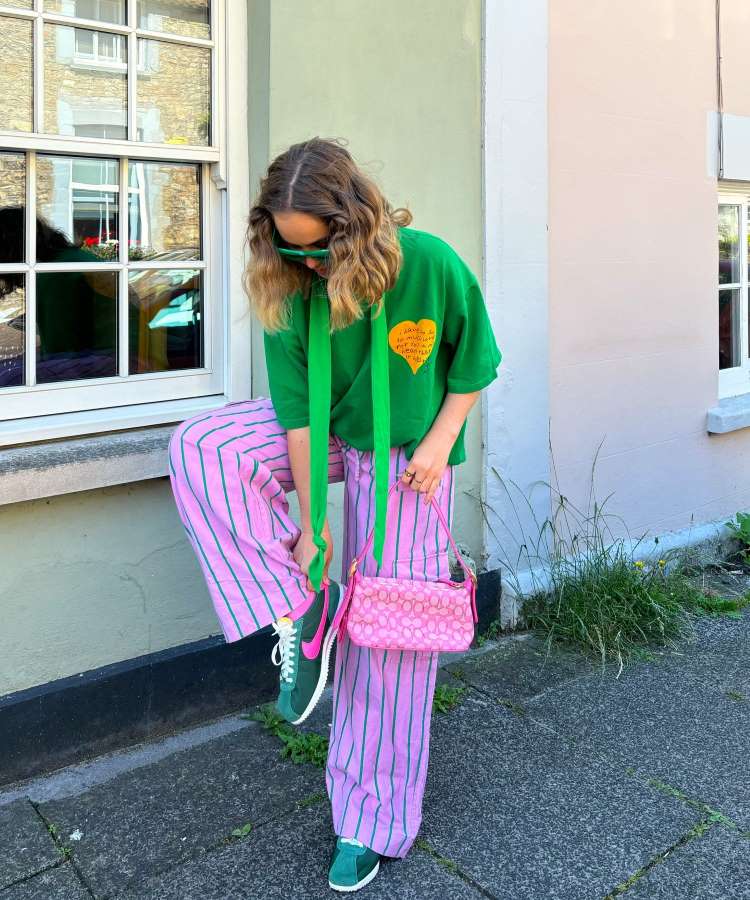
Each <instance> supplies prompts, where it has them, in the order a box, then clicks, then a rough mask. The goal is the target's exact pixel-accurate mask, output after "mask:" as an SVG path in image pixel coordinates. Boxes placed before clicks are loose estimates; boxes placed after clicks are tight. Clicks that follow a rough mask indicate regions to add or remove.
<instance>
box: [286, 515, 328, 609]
mask: <svg viewBox="0 0 750 900" xmlns="http://www.w3.org/2000/svg"><path fill="white" fill-rule="evenodd" d="M321 533H322V535H323V537H324V538H325V539H326V543H327V544H328V546H327V548H326V552H325V558H324V562H323V577H322V579H321V584H323V582H324V581H325V580H326V579H327V578H328V567H329V566H330V564H331V559H332V558H333V538H332V537H331V529H330V527H329V525H328V519H326V521H325V524H324V525H323V531H322V532H321ZM317 552H318V548H317V547H316V546H315V544H314V543H313V533H312V531H311V530H308V529H303V530H302V531H301V532H300V536H299V537H298V538H297V543H296V544H295V545H294V547H293V548H292V556H293V557H294V559H295V561H296V563H297V565H298V566H299V567H300V569H302V571H303V572H304V573H305V575H307V573H308V571H309V569H310V563H311V562H312V561H313V559H314V558H315V554H316V553H317ZM307 589H308V591H314V590H315V588H314V587H313V585H312V583H311V581H310V579H309V578H308V579H307Z"/></svg>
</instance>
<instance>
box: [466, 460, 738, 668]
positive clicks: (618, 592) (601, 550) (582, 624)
mask: <svg viewBox="0 0 750 900" xmlns="http://www.w3.org/2000/svg"><path fill="white" fill-rule="evenodd" d="M600 449H601V445H600V447H599V448H598V449H597V451H596V454H595V457H594V461H593V464H592V468H591V478H590V486H589V490H588V497H587V498H584V502H583V507H584V508H580V507H579V506H577V505H576V504H575V503H573V502H572V501H571V500H570V498H569V497H567V496H566V495H565V494H564V493H562V491H561V490H559V489H558V487H557V485H558V484H559V479H558V474H557V470H556V468H555V463H554V455H553V454H552V447H551V446H550V459H551V462H552V473H553V476H554V478H553V480H554V482H555V483H554V484H551V483H549V482H546V481H540V482H536V483H535V484H534V485H532V487H531V488H530V489H529V493H528V494H527V493H526V492H525V491H524V490H522V489H521V488H520V487H519V485H518V484H516V482H514V481H512V480H510V479H505V478H503V477H502V475H501V474H500V473H499V472H498V471H497V469H496V468H495V467H494V466H490V474H494V476H496V478H497V480H498V482H499V487H500V492H499V496H500V497H501V501H502V510H501V509H499V508H496V507H494V506H492V505H491V504H489V503H486V502H485V501H484V499H483V498H482V497H476V496H475V499H476V500H477V501H478V503H479V505H480V508H481V512H482V515H483V517H484V521H485V524H486V525H487V528H488V529H489V531H490V532H491V533H492V534H493V536H494V537H495V545H496V547H498V549H499V553H500V557H501V559H500V561H501V564H502V567H503V569H504V578H505V579H506V581H508V582H509V583H510V584H511V585H512V587H513V590H514V592H515V593H516V595H517V596H518V597H519V598H520V600H521V601H522V603H523V619H524V620H525V622H526V624H527V625H528V627H529V628H530V629H531V630H532V631H534V632H536V633H537V634H539V635H540V636H542V637H544V638H545V640H546V642H547V644H548V645H551V644H559V645H564V646H568V647H570V648H571V649H576V650H579V651H583V652H584V653H585V654H587V655H590V656H593V657H595V658H597V659H599V660H601V662H602V665H603V666H604V665H605V664H606V663H610V662H614V663H616V664H617V666H618V672H617V674H618V675H619V674H620V672H621V671H622V669H623V667H624V665H625V664H626V663H628V662H632V661H635V660H636V659H642V660H643V659H645V660H648V659H652V658H654V650H656V649H657V648H664V647H669V648H670V649H676V648H677V646H678V645H679V643H681V642H682V641H683V640H684V639H686V638H688V637H689V636H691V635H692V632H693V628H694V624H695V620H696V617H698V616H705V615H711V616H724V617H727V618H740V617H741V616H742V609H743V608H744V607H745V606H748V605H750V595H747V596H745V597H739V598H727V597H722V596H720V595H719V594H718V592H716V591H712V590H711V589H708V588H703V587H702V586H700V585H699V584H696V580H695V576H696V572H695V571H694V569H695V565H694V560H693V561H691V558H690V552H689V551H683V550H670V551H666V552H664V551H663V552H661V554H659V549H660V548H659V540H658V538H655V539H654V540H653V542H652V543H651V546H650V547H649V549H648V550H646V549H645V548H641V549H640V550H639V547H641V545H642V544H643V542H644V540H645V537H646V536H645V535H643V536H641V537H640V538H639V539H637V540H635V539H633V538H632V537H631V536H630V534H629V532H628V528H627V524H626V523H625V522H624V521H623V520H622V518H621V517H619V516H617V515H614V514H612V513H610V512H608V511H605V507H606V505H607V502H608V501H609V499H610V497H611V495H610V496H609V497H607V498H606V499H605V500H604V501H603V502H600V501H599V500H598V499H597V497H596V491H595V487H594V474H595V469H596V463H597V458H598V454H599V451H600ZM540 488H541V489H543V491H544V492H545V497H551V499H552V504H551V512H550V514H549V515H548V516H547V517H546V518H545V519H544V520H543V521H540V518H539V517H538V516H537V510H538V509H539V508H540V505H539V504H536V503H535V502H534V501H533V491H534V490H536V489H540ZM467 493H470V494H471V492H467ZM472 496H474V495H473V494H472ZM545 505H546V501H545V503H543V504H541V508H544V506H545ZM745 524H746V525H750V520H748V522H746V523H745ZM746 530H747V529H746ZM748 534H750V530H749V531H748ZM489 636H490V635H489V634H488V635H487V636H485V637H484V638H479V639H478V640H477V644H478V645H480V646H481V644H482V643H484V641H485V640H487V637H489ZM492 636H493V637H494V636H495V634H493V635H492ZM548 649H549V647H548Z"/></svg>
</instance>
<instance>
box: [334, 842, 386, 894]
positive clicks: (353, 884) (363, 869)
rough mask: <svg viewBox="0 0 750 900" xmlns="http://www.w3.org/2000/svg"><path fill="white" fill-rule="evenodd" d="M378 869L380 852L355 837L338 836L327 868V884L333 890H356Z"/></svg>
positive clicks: (368, 881)
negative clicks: (329, 865) (329, 866)
mask: <svg viewBox="0 0 750 900" xmlns="http://www.w3.org/2000/svg"><path fill="white" fill-rule="evenodd" d="M379 869H380V854H379V853H376V852H375V851H374V850H370V848H369V847H365V845H364V844H363V843H362V841H358V840H356V839H355V838H341V837H340V838H339V839H338V840H337V841H336V849H335V850H334V851H333V859H332V860H331V868H330V869H329V870H328V886H329V887H330V888H333V890H334V891H346V892H351V891H358V890H359V889H360V888H361V887H364V886H365V885H366V884H369V883H370V882H371V881H372V879H373V878H374V877H375V876H376V875H377V874H378V870H379Z"/></svg>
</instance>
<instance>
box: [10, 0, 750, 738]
mask: <svg viewBox="0 0 750 900" xmlns="http://www.w3.org/2000/svg"><path fill="white" fill-rule="evenodd" d="M720 13H721V15H720V16H719V17H718V19H717V5H716V3H715V2H712V0H701V2H699V3H696V4H694V5H691V6H690V8H689V9H687V8H686V6H685V4H678V3H677V2H676V0H656V2H654V0H648V2H647V0H637V2H635V3H629V4H626V5H624V4H615V3H599V4H590V3H588V4H586V3H582V2H578V0H573V2H567V0H566V2H564V3H563V2H562V0H526V2H524V3H523V4H519V3H516V2H513V0H485V2H484V3H482V2H480V0H447V2H445V3H440V4H434V3H427V2H414V3H409V4H402V3H397V2H395V0H385V2H383V3H379V4H377V5H376V6H375V7H373V6H372V5H367V4H363V3H358V2H350V0H328V2H324V3H322V4H321V3H316V4H298V3H294V2H292V0H273V2H271V0H247V2H245V0H237V2H236V3H235V2H234V0H224V2H221V0H214V2H213V3H211V4H209V3H208V0H150V2H146V0H80V2H79V0H44V2H42V0H14V2H12V3H8V0H5V2H3V0H0V70H1V71H0V116H1V117H2V118H1V119H0V208H2V212H0V215H5V216H6V217H8V218H6V221H8V222H11V220H12V217H13V216H15V221H16V222H19V221H20V222H21V225H20V226H19V225H16V226H15V231H14V230H13V227H12V226H10V227H9V228H8V229H7V230H8V231H9V232H10V233H12V234H15V235H16V238H15V239H14V240H11V241H9V242H6V243H5V249H3V250H2V260H1V261H0V284H2V285H4V288H3V290H2V291H0V377H2V378H3V379H4V381H2V382H1V384H2V387H0V472H1V473H2V478H1V479H0V499H2V505H1V506H0V534H2V548H3V557H4V563H5V565H4V566H3V567H2V571H1V572H0V606H1V608H2V614H3V615H2V627H0V716H2V715H3V708H4V709H5V711H6V714H7V711H8V710H11V709H13V708H19V704H23V703H28V702H30V701H32V700H33V699H34V697H35V696H36V694H35V692H44V691H49V690H50V686H55V685H62V684H65V685H67V684H69V682H70V679H71V678H82V679H83V680H84V681H87V680H90V681H92V683H93V682H95V679H96V677H97V676H95V675H94V674H92V673H102V672H105V671H106V672H109V671H110V670H111V669H112V667H117V666H119V667H120V669H123V670H124V668H128V670H129V671H131V670H132V671H139V670H140V669H142V668H143V667H145V666H148V665H150V664H151V661H153V659H154V658H156V656H158V655H159V654H165V653H175V654H176V653H178V652H182V651H181V649H180V648H190V647H197V646H199V645H200V647H201V648H203V647H204V644H201V642H205V641H206V640H208V639H212V640H214V641H217V640H218V635H219V629H218V625H217V623H216V621H215V618H214V613H213V610H212V609H211V607H210V604H209V602H208V596H207V593H206V589H205V585H204V583H203V581H202V576H201V574H200V571H199V568H198V564H197V561H196V560H195V558H194V556H193V553H192V550H191V549H190V548H189V546H188V544H187V541H186V539H185V536H184V534H183V532H182V529H181V526H180V523H179V520H178V517H177V515H176V511H175V509H174V505H173V500H172V496H171V491H170V487H169V482H168V480H167V477H166V454H165V448H166V443H167V440H168V438H169V435H170V434H171V431H172V429H173V428H174V425H175V423H177V422H179V421H182V420H183V419H185V418H187V417H188V416H190V415H193V414H195V413H197V412H200V411H202V410H208V409H212V408H215V407H217V406H220V405H223V404H224V403H226V402H229V401H233V400H239V399H244V398H246V397H250V396H261V395H264V394H267V393H268V384H267V381H266V375H265V366H264V359H263V348H262V332H261V330H260V328H259V327H258V326H257V323H255V322H254V321H253V317H252V316H251V314H250V312H249V309H248V304H247V300H246V298H245V297H244V294H243V292H242V289H241V273H242V268H243V263H244V256H243V242H244V231H245V223H246V216H247V211H248V208H249V205H250V202H251V200H252V197H253V195H254V194H255V192H256V190H257V187H258V182H259V178H260V177H261V175H262V174H263V172H264V170H265V168H266V166H267V165H268V162H269V161H270V160H271V159H272V158H273V157H274V156H275V155H276V154H277V153H279V152H281V151H282V150H283V149H285V148H286V147H287V146H288V145H289V144H291V143H293V142H296V141H299V140H302V139H304V138H306V137H310V136H314V135H320V136H323V137H345V138H347V139H348V140H349V144H350V149H351V151H352V153H353V155H354V156H355V158H356V159H357V160H358V161H359V162H360V163H361V164H363V166H364V167H365V169H366V170H367V171H369V172H370V173H371V174H372V175H373V176H374V177H375V178H376V179H377V180H378V181H379V183H380V184H381V186H382V188H383V190H384V192H385V193H386V195H387V196H388V198H389V200H390V201H391V202H392V203H394V204H395V205H406V206H408V207H409V208H410V209H411V210H412V212H413V213H414V224H415V226H416V227H418V228H422V229H425V230H428V231H433V232H435V233H437V234H439V235H441V236H442V237H444V238H445V239H446V240H447V241H449V243H451V244H452V245H453V246H454V247H455V248H456V249H457V250H458V252H459V253H460V254H461V255H462V256H463V257H464V259H466V261H467V262H468V263H469V265H470V266H471V267H472V269H473V270H474V271H475V272H476V273H477V275H479V276H480V278H481V280H482V283H483V285H484V289H485V297H486V301H487V306H488V309H489V311H490V315H491V318H492V321H493V325H494V328H495V332H496V335H497V340H498V344H499V346H500V348H501V350H502V351H503V362H502V364H501V368H500V377H499V378H498V379H497V380H496V381H495V382H494V383H493V384H492V385H491V386H490V387H489V388H488V389H486V390H485V391H484V392H483V395H482V401H481V404H478V405H477V406H476V407H475V409H474V410H472V413H471V414H470V418H469V425H468V428H467V435H466V444H467V451H468V460H467V462H466V463H464V464H463V465H462V466H461V467H460V471H459V479H458V485H457V506H456V511H455V513H456V514H455V529H454V531H455V534H456V536H457V538H458V539H459V540H460V541H461V542H462V543H463V544H464V545H465V546H466V547H467V548H468V550H469V551H470V554H471V555H472V556H473V558H474V559H475V561H476V562H477V565H478V568H479V570H480V572H483V573H485V575H491V574H492V573H498V572H499V573H500V574H501V575H502V578H503V591H502V597H500V598H498V597H497V596H495V597H494V598H491V599H492V600H493V601H499V602H500V604H501V619H502V622H503V624H505V625H506V626H508V627H513V626H514V625H515V624H517V621H518V614H519V605H518V601H517V598H516V596H515V592H516V591H517V590H518V588H519V587H523V586H524V584H526V585H528V584H530V583H531V581H530V578H529V577H528V572H527V571H526V570H534V568H535V566H538V565H541V564H543V558H542V557H543V554H531V553H529V551H528V547H529V545H530V542H532V543H533V541H534V538H535V537H537V536H538V532H539V529H540V528H542V527H543V525H544V522H545V521H546V520H547V519H548V518H549V517H550V516H551V515H553V514H554V509H555V498H556V496H558V495H559V494H560V493H561V494H564V495H565V496H566V497H567V498H569V499H570V501H571V502H574V503H576V504H577V505H578V506H580V507H582V508H585V506H586V504H587V502H588V498H589V496H590V489H591V472H592V467H593V468H594V472H595V475H594V477H595V482H596V490H597V494H598V495H599V496H600V497H602V498H603V497H608V498H609V499H608V508H609V511H610V512H611V513H612V514H613V515H614V516H616V517H618V521H619V522H620V523H621V526H622V528H623V529H625V530H626V531H627V532H628V533H630V534H632V535H634V536H640V535H641V534H648V535H650V536H652V537H659V538H660V540H662V541H663V542H666V543H672V544H677V545H679V544H687V543H689V542H692V541H696V540H702V539H703V538H705V537H707V536H709V535H712V534H716V533H718V531H719V530H720V528H721V523H722V522H723V521H725V520H726V519H727V518H728V517H731V516H732V515H733V514H734V513H735V512H736V511H738V510H740V509H746V508H748V506H750V499H749V494H750V465H748V461H747V460H748V453H749V451H750V431H749V430H748V427H747V426H748V425H750V360H749V359H748V332H749V328H748V291H749V289H750V276H749V275H748V249H747V247H748V236H749V235H750V225H749V224H748V208H749V206H750V189H748V185H750V167H749V166H748V164H747V162H746V161H747V160H748V159H750V154H748V153H747V152H745V151H746V145H747V144H748V142H750V127H748V122H750V119H748V118H747V117H748V115H749V114H750V96H748V90H747V87H746V82H747V79H745V77H744V75H745V66H746V65H747V64H746V61H745V54H743V52H742V50H743V37H744V36H745V35H747V34H748V33H750V15H749V14H748V13H747V11H746V8H745V5H744V4H743V3H741V2H740V0H724V2H723V3H722V4H721V9H720ZM717 21H718V30H717ZM717 38H718V40H717ZM717 47H718V48H719V49H718V51H717ZM717 52H718V53H719V55H720V56H721V60H720V61H719V60H717ZM717 62H720V65H717ZM717 73H718V76H719V77H717ZM11 83H12V84H13V88H12V89H11V88H10V87H9V85H10V84H11ZM9 210H10V212H8V211H9ZM19 210H20V212H19ZM19 216H20V220H19ZM38 219H41V220H43V222H44V223H46V225H48V226H50V228H51V230H52V232H54V234H56V235H58V237H54V235H51V234H50V232H49V231H48V230H47V231H45V230H44V228H41V230H40V227H41V226H39V224H38V221H37V220H38ZM717 295H718V297H717ZM61 298H62V299H64V300H65V302H61ZM717 300H718V302H717ZM73 325H75V326H76V327H72V326H73ZM84 325H85V327H83V326H84ZM329 502H330V510H329V513H330V518H331V520H332V522H333V523H334V530H335V539H336V545H337V547H338V546H340V543H341V534H340V523H341V515H340V506H341V491H340V486H332V489H331V491H330V494H329ZM340 564H341V563H340V558H339V557H338V555H337V556H336V558H335V560H334V564H333V569H332V571H337V570H339V567H340ZM486 583H487V584H489V583H490V582H489V581H486ZM240 643H244V642H240ZM217 646H218V645H217ZM160 658H161V657H160ZM118 671H120V670H118ZM3 704H4V707H3ZM136 725H137V723H135V724H134V727H133V733H134V734H137V733H140V734H143V733H144V731H143V730H142V729H141V730H140V731H139V730H138V728H137V727H136ZM92 740H93V739H92ZM92 746H93V744H92Z"/></svg>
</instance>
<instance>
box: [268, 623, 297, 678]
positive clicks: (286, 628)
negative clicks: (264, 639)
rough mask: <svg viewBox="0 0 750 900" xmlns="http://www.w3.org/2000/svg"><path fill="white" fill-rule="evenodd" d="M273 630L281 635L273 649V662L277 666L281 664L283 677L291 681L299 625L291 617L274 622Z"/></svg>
mask: <svg viewBox="0 0 750 900" xmlns="http://www.w3.org/2000/svg"><path fill="white" fill-rule="evenodd" d="M271 625H272V626H273V630H274V631H275V632H276V634H277V635H278V637H279V640H278V642H277V643H276V644H274V647H273V650H272V651H271V662H272V663H273V664H274V665H275V666H281V678H282V679H283V680H284V681H287V682H289V683H291V681H292V677H291V675H292V667H293V657H294V652H295V649H294V645H295V642H296V640H297V635H298V632H297V626H296V625H295V623H294V622H292V621H291V619H287V620H286V621H281V622H272V623H271Z"/></svg>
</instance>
